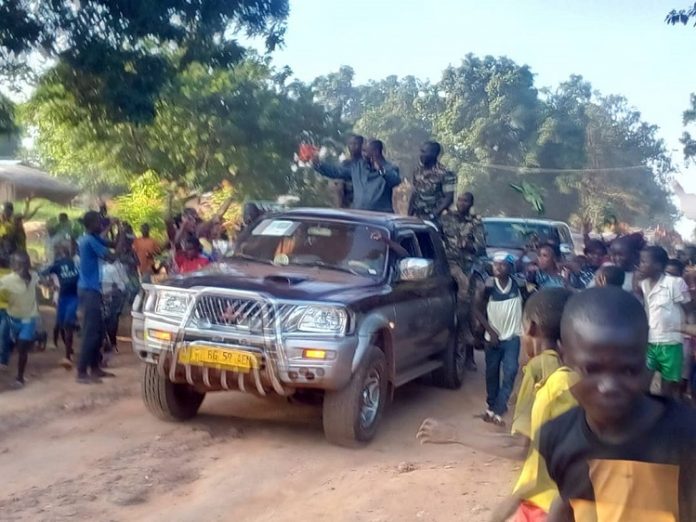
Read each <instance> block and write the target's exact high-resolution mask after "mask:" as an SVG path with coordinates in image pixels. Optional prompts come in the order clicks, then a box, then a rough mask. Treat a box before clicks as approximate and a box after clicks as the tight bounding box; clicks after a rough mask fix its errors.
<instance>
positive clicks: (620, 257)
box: [609, 234, 645, 272]
mask: <svg viewBox="0 0 696 522" xmlns="http://www.w3.org/2000/svg"><path fill="white" fill-rule="evenodd" d="M644 246H645V239H644V238H643V236H642V235H640V234H631V235H628V236H621V237H618V238H616V239H615V240H614V241H612V242H611V245H610V247H609V254H610V257H611V262H612V263H614V264H615V265H616V266H619V267H621V268H623V269H624V271H625V272H633V271H634V270H635V269H636V267H637V265H638V261H639V255H640V251H641V250H642V248H643V247H644Z"/></svg>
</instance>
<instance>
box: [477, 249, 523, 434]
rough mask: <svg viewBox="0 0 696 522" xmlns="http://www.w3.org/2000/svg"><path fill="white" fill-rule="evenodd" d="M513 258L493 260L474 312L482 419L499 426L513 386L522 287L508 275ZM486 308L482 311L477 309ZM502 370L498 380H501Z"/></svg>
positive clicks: (520, 325) (516, 367)
mask: <svg viewBox="0 0 696 522" xmlns="http://www.w3.org/2000/svg"><path fill="white" fill-rule="evenodd" d="M514 265H515V259H514V258H513V257H512V256H510V255H500V256H497V257H495V258H494V259H493V278H492V279H489V280H488V281H487V282H486V286H485V289H484V291H483V296H482V299H481V300H482V303H481V304H480V305H479V306H476V307H474V313H475V315H476V317H477V319H478V321H479V322H480V323H481V325H482V326H483V328H484V329H485V331H486V334H485V337H486V341H487V346H486V394H487V398H486V405H487V407H486V411H485V412H484V414H483V420H484V421H486V422H493V423H494V424H497V425H499V426H502V425H504V424H505V422H504V421H503V415H505V413H506V412H507V409H508V400H509V399H510V394H511V393H512V388H513V387H514V385H515V377H516V376H517V370H518V368H519V357H520V334H521V333H522V290H521V289H520V286H519V285H518V284H517V282H516V281H515V280H514V279H513V277H512V270H513V267H514ZM482 309H483V310H486V314H483V313H482V312H481V310H482ZM501 370H502V382H501Z"/></svg>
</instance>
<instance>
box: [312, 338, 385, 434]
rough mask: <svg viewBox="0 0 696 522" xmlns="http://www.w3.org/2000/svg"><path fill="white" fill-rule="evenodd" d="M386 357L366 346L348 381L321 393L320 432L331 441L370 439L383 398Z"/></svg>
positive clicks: (373, 348) (382, 404) (379, 415)
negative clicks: (322, 400) (343, 386)
mask: <svg viewBox="0 0 696 522" xmlns="http://www.w3.org/2000/svg"><path fill="white" fill-rule="evenodd" d="M387 384H388V383H387V360H386V357H385V356H384V352H382V350H380V349H379V348H378V347H376V346H370V347H369V348H368V352H367V353H366V354H365V358H364V360H363V362H362V364H361V365H360V367H359V368H358V370H357V371H356V372H355V374H354V375H353V378H352V379H351V380H350V382H349V383H348V385H347V386H346V387H345V388H343V389H342V390H338V391H328V392H326V394H325V395H324V404H323V412H322V413H323V424H324V435H325V436H326V439H327V440H328V441H329V442H331V443H332V444H337V445H339V446H348V447H351V446H355V445H356V444H358V443H361V442H368V441H370V440H371V439H372V438H373V437H374V436H375V434H376V433H377V427H378V425H379V421H380V419H381V417H382V412H383V411H384V406H385V404H386V402H387V392H388V386H387Z"/></svg>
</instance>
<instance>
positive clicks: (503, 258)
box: [493, 252, 516, 266]
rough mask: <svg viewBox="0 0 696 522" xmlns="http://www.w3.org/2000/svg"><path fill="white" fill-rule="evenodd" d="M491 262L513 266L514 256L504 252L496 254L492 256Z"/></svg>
mask: <svg viewBox="0 0 696 522" xmlns="http://www.w3.org/2000/svg"><path fill="white" fill-rule="evenodd" d="M493 261H495V262H496V263H509V264H511V265H512V266H515V261H516V259H515V256H513V255H512V254H508V253H506V252H498V253H497V254H495V255H494V256H493Z"/></svg>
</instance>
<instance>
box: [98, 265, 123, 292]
mask: <svg viewBox="0 0 696 522" xmlns="http://www.w3.org/2000/svg"><path fill="white" fill-rule="evenodd" d="M101 282H102V292H103V293H105V294H110V293H111V292H112V290H113V286H114V285H116V287H117V288H118V289H119V290H120V291H121V292H125V291H126V283H127V279H126V275H125V270H124V269H123V265H122V264H121V263H120V262H119V261H116V262H114V263H102V264H101Z"/></svg>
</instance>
